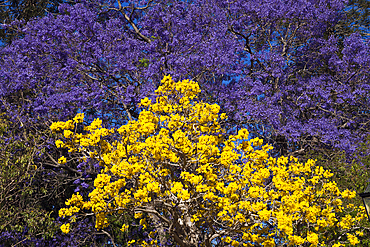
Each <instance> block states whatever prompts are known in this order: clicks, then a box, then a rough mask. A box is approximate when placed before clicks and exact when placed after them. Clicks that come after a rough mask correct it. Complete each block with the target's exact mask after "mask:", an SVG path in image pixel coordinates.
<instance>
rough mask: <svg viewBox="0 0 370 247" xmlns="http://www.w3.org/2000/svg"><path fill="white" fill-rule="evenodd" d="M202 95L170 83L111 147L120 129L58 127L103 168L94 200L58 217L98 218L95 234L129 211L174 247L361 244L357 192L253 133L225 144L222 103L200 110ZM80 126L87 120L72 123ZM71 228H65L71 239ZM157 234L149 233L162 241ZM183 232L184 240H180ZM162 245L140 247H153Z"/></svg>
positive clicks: (73, 204) (77, 202)
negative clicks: (280, 153) (85, 214)
mask: <svg viewBox="0 0 370 247" xmlns="http://www.w3.org/2000/svg"><path fill="white" fill-rule="evenodd" d="M199 92H200V88H199V85H198V84H197V83H195V82H193V81H190V80H183V81H180V82H177V83H175V82H174V81H173V80H172V78H171V77H170V76H165V77H164V79H163V80H162V82H161V86H160V87H159V88H158V89H157V90H156V94H157V98H156V101H155V102H153V103H152V101H151V100H149V99H148V98H145V99H143V100H142V101H141V106H142V107H144V109H143V110H142V111H141V113H140V116H139V117H138V119H137V120H135V121H129V122H128V123H127V124H126V125H124V126H121V127H120V128H119V129H118V130H117V132H118V134H119V135H120V137H119V139H118V140H116V141H114V142H111V143H108V142H106V141H103V140H102V138H103V137H105V136H108V135H110V134H111V133H113V132H114V130H108V129H104V128H102V127H101V121H100V120H99V119H96V120H95V121H94V122H93V123H92V124H91V125H89V126H86V127H85V130H86V131H87V133H86V134H76V133H75V132H72V131H71V132H66V131H65V130H70V129H72V128H70V127H71V124H72V121H67V122H66V123H61V122H58V123H55V124H53V125H52V127H51V128H52V129H53V131H59V132H61V131H64V133H63V135H64V138H66V139H67V140H68V141H67V142H65V143H64V142H62V141H61V142H62V143H63V144H62V143H58V144H59V146H63V145H66V146H67V147H69V148H70V149H73V151H77V150H81V149H83V150H93V151H96V147H97V146H99V147H100V149H99V155H94V156H93V157H94V158H96V159H99V161H100V162H101V164H102V165H103V166H104V169H102V171H101V174H99V175H98V176H97V178H96V179H95V181H94V186H95V189H94V190H93V191H92V192H91V193H90V194H89V195H88V200H86V201H84V200H83V199H82V197H81V196H80V195H78V194H77V195H74V196H73V197H72V198H71V199H70V200H68V201H67V202H66V205H67V206H69V207H68V208H63V209H61V210H60V212H59V214H60V216H61V217H64V216H72V215H73V214H76V213H78V212H79V211H78V210H91V211H92V212H93V213H94V214H95V216H96V227H97V228H104V227H107V226H108V225H109V222H108V217H107V216H108V215H114V214H116V213H117V212H123V211H125V210H126V211H128V212H135V218H137V219H140V224H142V225H143V226H144V227H145V228H146V227H148V226H149V225H150V224H149V223H150V222H152V223H155V224H156V225H160V226H162V227H163V228H165V231H167V232H168V234H169V236H177V238H175V237H174V241H188V243H190V242H196V241H199V239H203V240H204V241H205V242H206V241H215V240H216V239H218V240H219V241H224V242H225V243H226V244H229V245H231V246H256V245H258V246H265V247H268V246H270V247H272V246H278V245H279V244H286V243H288V244H289V245H291V246H295V245H296V246H298V245H303V244H305V245H307V246H320V245H322V246H330V245H327V243H331V246H340V245H341V244H343V245H344V244H352V245H355V244H357V243H358V239H357V237H356V235H360V234H361V233H356V232H354V231H353V230H352V229H354V228H355V227H356V226H358V225H359V224H360V222H361V221H362V220H364V219H365V212H364V209H363V207H355V206H353V205H352V206H348V205H351V204H348V202H349V200H350V199H352V198H353V197H354V196H355V194H354V192H351V191H348V190H346V191H343V192H341V191H340V190H339V189H338V187H337V185H336V183H335V182H333V181H331V180H330V178H331V177H332V175H333V174H332V173H330V172H329V171H326V170H324V169H323V168H322V167H319V166H317V165H315V161H314V160H309V161H307V162H305V163H301V162H299V161H298V160H297V159H296V158H294V157H290V158H288V157H279V158H273V157H271V156H270V154H269V151H270V150H271V149H272V147H271V146H269V145H263V140H262V139H259V138H254V139H250V138H249V133H248V131H247V130H246V129H242V130H239V131H238V133H237V135H229V136H227V135H226V132H225V130H224V129H223V128H222V126H221V120H223V119H225V118H226V117H227V116H226V115H225V114H220V113H219V111H220V107H219V106H218V105H217V104H213V105H211V104H207V103H204V102H200V101H198V100H197V94H199ZM82 121H83V115H78V116H76V117H75V119H74V123H81V122H82ZM58 144H57V145H58ZM91 152H92V151H91ZM77 208H78V210H77ZM154 221H156V222H154ZM158 221H160V222H158ZM67 228H68V229H69V225H68V227H67V226H66V225H63V226H62V230H63V232H67ZM127 229H128V226H127V225H123V226H122V228H121V230H122V231H126V230H127ZM328 229H331V230H332V231H337V232H338V233H340V234H342V235H345V234H347V239H342V240H341V242H338V241H336V240H333V239H328V237H327V236H325V233H326V232H327V230H328ZM155 230H157V231H156V232H154V231H155ZM158 232H159V231H158V229H154V230H153V231H152V232H151V233H150V234H151V236H153V238H154V236H157V240H159V239H162V238H163V237H164V236H159V233H158ZM194 232H196V233H197V234H193V235H191V234H190V233H194ZM180 233H181V234H184V235H183V237H181V236H182V235H181V236H179V235H176V234H180ZM199 234H203V235H202V237H199ZM185 236H186V237H185ZM197 236H198V239H192V238H197ZM179 239H180V240H179ZM157 240H155V241H157ZM155 241H154V242H152V243H146V242H144V241H141V242H140V241H139V240H137V241H136V243H138V244H139V243H141V245H142V246H155V245H156V244H157V242H155ZM134 242H135V241H133V242H131V243H134ZM179 245H182V244H180V243H179ZM204 246H206V244H205V243H204Z"/></svg>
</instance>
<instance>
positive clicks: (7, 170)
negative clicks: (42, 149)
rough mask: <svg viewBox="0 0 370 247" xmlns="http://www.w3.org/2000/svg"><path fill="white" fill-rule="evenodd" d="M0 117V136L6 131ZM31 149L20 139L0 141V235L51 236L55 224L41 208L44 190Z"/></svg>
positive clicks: (5, 123)
mask: <svg viewBox="0 0 370 247" xmlns="http://www.w3.org/2000/svg"><path fill="white" fill-rule="evenodd" d="M8 127H9V122H8V121H7V119H5V118H3V117H0V137H4V136H6V134H7V132H8V131H9V129H8ZM34 154H35V147H33V146H32V145H29V143H27V142H25V141H21V140H14V139H11V138H10V140H8V141H7V142H5V141H4V139H3V138H2V139H0V174H1V176H0V232H3V231H17V232H23V231H24V229H25V227H27V229H28V232H27V234H26V238H27V237H30V236H36V235H39V236H42V237H44V238H50V237H53V234H54V232H55V230H56V228H57V225H56V224H55V223H54V222H53V220H54V218H53V217H52V216H51V212H48V211H47V210H45V209H43V208H42V206H41V205H40V200H42V199H45V195H46V193H47V192H48V190H47V188H45V187H43V186H40V183H39V182H38V180H39V177H38V176H39V174H38V173H39V171H40V170H39V168H38V167H37V166H36V165H35V164H34V163H33V157H34Z"/></svg>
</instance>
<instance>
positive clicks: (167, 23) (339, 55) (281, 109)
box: [0, 0, 370, 246]
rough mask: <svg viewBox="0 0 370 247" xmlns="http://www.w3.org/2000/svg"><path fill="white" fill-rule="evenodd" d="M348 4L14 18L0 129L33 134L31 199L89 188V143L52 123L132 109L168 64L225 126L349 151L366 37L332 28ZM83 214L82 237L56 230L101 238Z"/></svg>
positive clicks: (245, 4) (296, 148)
mask: <svg viewBox="0 0 370 247" xmlns="http://www.w3.org/2000/svg"><path fill="white" fill-rule="evenodd" d="M345 7H346V5H345V1H341V0H336V1H335V0H318V1H317V0H305V1H303V0H302V1H296V0H294V1H293V0H291V1H281V0H273V1H260V0H259V1H245V0H237V1H233V2H227V1H219V0H210V1H209V0H208V1H203V0H199V1H152V0H148V1H129V2H123V1H81V2H80V3H78V4H75V5H73V6H72V5H68V4H62V5H60V6H59V9H58V13H59V14H57V15H52V14H49V15H47V16H45V17H43V18H39V19H33V20H30V21H29V22H28V23H27V24H26V25H24V26H23V24H22V26H21V28H20V31H21V32H22V34H21V37H23V38H21V39H19V40H15V41H13V42H12V44H11V45H8V46H6V47H4V48H2V49H1V50H0V100H1V111H2V113H4V114H5V115H6V119H7V121H10V123H11V124H9V127H8V129H7V130H8V131H9V134H7V137H6V138H9V135H10V134H11V135H14V137H15V138H17V140H19V141H20V142H21V143H26V142H27V140H28V139H30V136H31V137H32V136H34V137H35V138H34V139H33V141H32V145H33V146H34V149H35V150H37V151H36V152H35V153H32V155H34V156H33V157H34V159H33V161H34V162H33V164H34V165H35V166H37V168H38V169H37V170H36V172H37V173H38V174H36V175H35V176H36V177H38V178H40V180H39V181H38V182H39V183H40V184H43V185H45V184H48V186H47V187H46V186H43V187H44V188H47V189H46V191H45V193H44V197H43V198H42V199H41V198H37V200H39V202H38V203H40V205H43V206H42V208H46V209H47V210H51V211H52V215H51V217H54V218H55V219H56V218H57V217H58V215H57V211H58V210H59V209H60V208H61V207H64V205H63V202H64V201H65V200H66V199H67V198H70V197H71V195H72V193H73V191H76V192H77V191H79V192H80V193H81V194H82V195H87V194H88V193H90V192H91V190H92V188H93V184H92V183H93V181H94V179H95V178H96V177H97V175H98V174H100V169H101V167H100V166H99V163H98V162H97V161H96V160H95V159H93V158H91V157H90V154H88V153H87V154H86V157H87V158H86V161H85V160H80V159H79V158H78V156H76V155H75V154H74V153H73V152H68V149H57V148H56V146H55V137H56V136H55V134H54V133H52V131H50V129H49V126H50V124H51V123H52V122H55V121H67V120H68V119H71V118H73V117H74V116H75V115H76V114H77V113H78V112H84V114H85V118H84V121H85V123H86V124H89V123H91V122H92V121H93V119H97V118H100V119H101V120H102V125H103V126H105V127H109V128H115V127H118V126H122V125H123V124H125V123H126V122H127V121H134V120H138V116H139V113H140V110H139V107H138V103H140V101H141V99H143V98H145V97H148V98H149V99H151V100H153V101H154V99H155V95H154V93H153V92H154V90H155V89H156V88H157V86H158V82H159V81H160V80H161V79H162V77H163V75H167V74H171V75H173V77H174V78H175V79H176V80H180V79H184V78H185V79H193V80H196V81H198V82H199V83H200V88H201V89H202V92H201V94H200V95H199V97H200V99H203V100H205V101H206V102H209V103H210V104H214V103H218V105H219V106H220V109H221V110H222V112H225V113H226V114H227V115H228V118H227V119H226V120H225V123H224V128H225V130H226V131H227V133H232V131H233V128H234V129H235V128H242V127H243V128H247V129H248V131H249V133H250V135H251V136H252V137H253V138H254V137H260V138H263V139H264V140H266V141H267V143H269V144H271V145H273V146H274V147H275V148H274V149H273V150H270V152H273V153H274V155H279V154H290V155H293V156H295V157H298V156H299V155H302V154H305V153H307V151H312V150H314V151H316V152H321V150H323V149H324V148H325V149H326V148H334V149H333V150H335V151H336V150H344V151H345V152H347V154H354V153H355V150H356V148H357V145H358V144H359V143H361V140H363V138H364V137H365V136H366V135H367V134H368V129H369V128H368V127H369V121H368V119H369V97H368V93H367V92H368V90H369V78H368V77H369V73H368V72H369V71H368V70H369V67H370V66H369V46H368V43H366V41H364V40H363V38H362V37H361V36H360V35H358V34H352V35H348V37H347V36H345V37H343V35H342V34H341V35H340V37H337V36H336V35H337V34H336V32H334V31H333V30H335V27H336V26H335V25H338V24H339V23H343V22H341V21H342V20H343V19H345V18H346V16H345V12H344V11H343V10H344V9H345ZM13 133H14V134H13ZM4 138H5V137H4ZM107 138H108V137H107ZM109 138H113V137H111V136H109ZM31 139H32V138H31ZM113 139H114V138H113ZM61 156H64V157H65V158H66V161H67V162H66V163H64V164H61V163H59V162H58V159H59V157H61ZM45 201H47V202H53V204H50V203H44V202H45ZM125 217H126V216H125ZM123 218H124V217H123ZM123 218H122V219H123ZM125 219H126V218H125ZM127 220H132V221H135V219H131V218H128V219H127ZM84 224H86V225H84ZM84 224H82V223H81V224H79V225H78V226H79V228H78V227H74V228H73V229H72V231H75V233H76V234H78V235H76V236H79V237H75V238H74V237H70V238H68V237H67V235H61V233H60V232H59V233H60V235H58V236H57V237H55V238H54V239H57V238H58V241H59V242H60V243H64V244H65V245H69V246H71V245H83V244H85V245H89V243H90V242H89V241H92V242H94V241H97V242H96V243H98V242H99V241H103V242H104V240H97V239H96V238H95V237H96V236H107V237H108V238H110V237H109V236H108V235H107V234H106V233H104V232H102V231H95V230H94V224H92V222H89V221H88V220H87V221H85V222H84ZM117 224H120V223H119V222H117ZM86 229H90V230H86ZM112 230H113V229H112ZM25 231H27V230H25ZM106 232H107V231H106ZM2 233H4V234H6V235H7V236H9V235H12V234H11V233H9V232H8V231H6V232H2ZM86 234H87V235H86ZM97 234H98V235H97ZM117 234H118V233H117ZM0 235H1V234H0ZM111 235H112V234H111ZM118 235H119V234H118ZM69 236H72V235H69ZM94 236H95V237H94ZM119 236H120V237H122V236H121V235H119ZM38 237H40V235H37V236H36V238H38ZM59 237H60V238H59ZM112 237H115V236H112ZM71 241H79V242H78V243H74V242H73V243H72V242H71ZM92 242H91V243H92ZM61 245H62V244H61Z"/></svg>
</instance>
